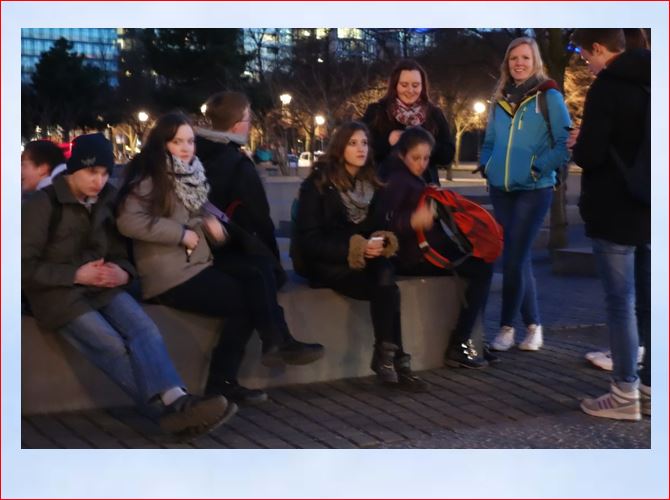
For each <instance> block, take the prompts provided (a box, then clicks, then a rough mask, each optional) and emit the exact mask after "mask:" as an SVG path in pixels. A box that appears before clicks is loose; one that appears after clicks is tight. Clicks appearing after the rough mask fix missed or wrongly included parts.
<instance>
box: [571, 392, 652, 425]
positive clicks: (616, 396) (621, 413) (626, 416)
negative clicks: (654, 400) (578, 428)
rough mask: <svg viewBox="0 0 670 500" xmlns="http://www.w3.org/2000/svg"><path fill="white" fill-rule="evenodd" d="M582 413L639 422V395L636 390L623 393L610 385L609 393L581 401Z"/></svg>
mask: <svg viewBox="0 0 670 500" xmlns="http://www.w3.org/2000/svg"><path fill="white" fill-rule="evenodd" d="M580 406H581V408H582V411H584V413H588V414H589V415H593V416H594V417H603V418H612V419H615V420H640V418H642V417H641V416H640V394H639V391H638V390H637V389H635V390H633V391H630V392H624V391H622V390H621V389H619V388H618V387H617V386H616V384H614V383H612V384H611V386H610V392H608V393H607V394H603V395H602V396H600V397H598V398H588V399H585V400H583V401H582V403H581V405H580Z"/></svg>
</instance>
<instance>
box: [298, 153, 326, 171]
mask: <svg viewBox="0 0 670 500" xmlns="http://www.w3.org/2000/svg"><path fill="white" fill-rule="evenodd" d="M323 154H324V152H323V151H314V157H312V153H311V152H309V151H305V152H303V153H300V158H298V166H299V167H311V166H312V165H314V161H316V160H318V159H319V158H320V157H321V156H323Z"/></svg>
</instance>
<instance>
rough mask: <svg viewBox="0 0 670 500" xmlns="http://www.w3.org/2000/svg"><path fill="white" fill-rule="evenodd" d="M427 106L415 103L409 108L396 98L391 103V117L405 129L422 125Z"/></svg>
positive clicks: (418, 102) (419, 102)
mask: <svg viewBox="0 0 670 500" xmlns="http://www.w3.org/2000/svg"><path fill="white" fill-rule="evenodd" d="M426 109H427V106H426V105H425V104H424V103H423V102H421V101H416V102H415V103H414V104H412V105H411V106H407V105H406V104H404V103H403V102H402V101H401V100H400V99H398V98H397V97H396V100H395V102H394V103H393V109H392V110H391V111H392V112H393V117H394V118H395V119H396V120H398V122H399V123H402V124H403V125H405V126H406V127H414V126H416V125H423V122H425V121H426Z"/></svg>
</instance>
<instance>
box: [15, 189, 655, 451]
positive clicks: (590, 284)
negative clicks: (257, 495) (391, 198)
mask: <svg viewBox="0 0 670 500" xmlns="http://www.w3.org/2000/svg"><path fill="white" fill-rule="evenodd" d="M479 189H482V188H481V187H480V188H479ZM570 241H571V242H572V243H573V244H574V243H575V242H582V241H585V237H584V235H583V228H582V227H580V226H571V227H570ZM533 261H534V269H535V275H536V279H537V287H538V296H539V303H540V310H541V313H542V322H543V324H544V326H545V347H544V348H543V349H542V350H540V351H539V352H536V353H532V352H531V353H529V352H521V351H518V350H516V349H512V350H511V351H509V352H506V353H501V354H500V358H501V362H500V363H499V364H498V365H496V366H494V367H490V368H487V369H485V370H479V371H477V370H465V369H447V368H441V369H436V370H430V371H426V372H422V373H419V375H420V376H421V377H423V378H424V379H425V380H427V381H428V382H429V384H430V390H429V392H428V393H425V394H412V393H406V392H401V391H393V390H390V389H387V388H384V387H381V386H379V385H377V384H376V381H375V379H374V377H364V378H360V379H348V380H341V381H335V382H330V383H318V384H306V385H299V386H291V387H283V388H280V389H271V390H269V391H268V394H269V397H270V398H269V401H268V402H266V403H264V404H261V405H258V406H256V407H244V408H241V409H240V411H239V412H238V414H237V415H236V416H235V417H234V418H233V419H232V420H231V421H230V422H229V423H228V424H226V425H225V426H223V427H220V428H219V429H218V430H217V431H216V432H214V433H212V434H210V435H208V436H205V437H201V438H199V439H197V440H194V441H192V442H189V443H182V442H178V441H175V440H174V439H173V438H171V437H166V436H164V435H162V434H161V432H160V430H159V429H158V427H157V425H156V424H155V423H154V422H152V421H151V420H149V419H147V418H146V417H143V416H142V415H140V414H139V413H138V412H136V411H135V410H134V409H132V408H118V409H112V410H107V411H102V410H97V411H85V412H76V413H64V414H56V415H40V416H30V417H23V419H22V426H23V428H22V433H21V440H22V447H23V448H649V447H650V445H651V424H650V419H649V418H645V419H644V420H642V421H641V422H637V423H633V422H617V421H612V420H607V419H598V418H594V417H590V416H588V415H585V414H583V413H582V412H581V411H580V410H579V403H578V401H579V399H581V398H584V397H587V396H596V395H599V394H601V393H603V392H605V391H606V390H607V388H608V374H607V373H606V372H603V371H600V370H598V369H596V368H593V367H591V366H590V365H589V364H588V363H587V362H586V361H585V360H584V353H586V352H587V351H590V350H596V349H602V348H604V347H605V346H607V331H606V328H605V326H604V323H605V314H604V300H603V291H602V286H601V284H600V282H599V281H598V280H597V279H596V278H593V277H579V276H558V275H555V274H552V273H551V263H550V259H549V254H548V251H547V250H536V251H535V252H534V255H533ZM500 301H501V297H500V291H499V288H498V291H493V292H492V293H491V296H490V298H489V302H488V307H487V313H486V317H485V322H484V323H485V329H486V332H487V336H488V337H492V336H493V335H494V334H495V331H496V330H497V328H498V321H499V314H500ZM516 326H517V327H521V325H516ZM522 333H523V332H520V333H519V335H518V336H520V335H521V334H522ZM405 335H411V332H405ZM371 338H372V337H371ZM326 348H327V346H326Z"/></svg>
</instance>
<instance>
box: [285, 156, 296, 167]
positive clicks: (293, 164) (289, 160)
mask: <svg viewBox="0 0 670 500" xmlns="http://www.w3.org/2000/svg"><path fill="white" fill-rule="evenodd" d="M286 163H288V168H298V155H294V154H288V155H286Z"/></svg>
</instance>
